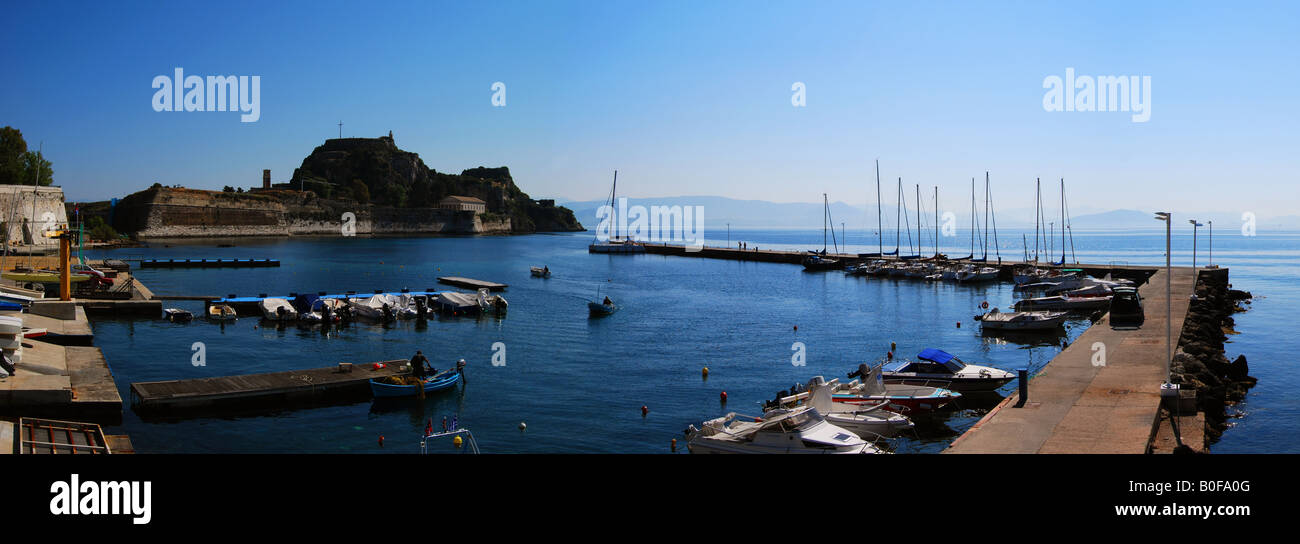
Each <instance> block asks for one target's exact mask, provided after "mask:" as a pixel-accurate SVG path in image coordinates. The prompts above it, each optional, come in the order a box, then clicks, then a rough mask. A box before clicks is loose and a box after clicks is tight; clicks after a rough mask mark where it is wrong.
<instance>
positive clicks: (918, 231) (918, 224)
mask: <svg viewBox="0 0 1300 544" xmlns="http://www.w3.org/2000/svg"><path fill="white" fill-rule="evenodd" d="M916 256H917V257H920V256H921V184H920V183H918V184H916Z"/></svg>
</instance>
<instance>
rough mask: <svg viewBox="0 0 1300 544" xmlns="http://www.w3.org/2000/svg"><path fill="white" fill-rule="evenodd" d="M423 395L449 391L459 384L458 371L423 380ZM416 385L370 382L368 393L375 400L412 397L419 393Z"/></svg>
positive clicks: (447, 371)
mask: <svg viewBox="0 0 1300 544" xmlns="http://www.w3.org/2000/svg"><path fill="white" fill-rule="evenodd" d="M422 381H423V384H424V385H423V389H424V392H425V393H430V392H433V391H441V390H443V389H449V388H451V387H453V386H455V385H456V384H457V383H459V382H460V371H459V370H456V369H454V368H453V369H449V370H444V371H442V372H439V373H437V374H434V375H433V376H429V377H426V378H424V380H422ZM420 388H421V386H418V385H394V384H391V383H384V382H381V381H379V380H373V379H372V380H370V392H371V394H373V395H374V396H375V398H393V397H413V396H415V395H416V394H418V393H419V392H420Z"/></svg>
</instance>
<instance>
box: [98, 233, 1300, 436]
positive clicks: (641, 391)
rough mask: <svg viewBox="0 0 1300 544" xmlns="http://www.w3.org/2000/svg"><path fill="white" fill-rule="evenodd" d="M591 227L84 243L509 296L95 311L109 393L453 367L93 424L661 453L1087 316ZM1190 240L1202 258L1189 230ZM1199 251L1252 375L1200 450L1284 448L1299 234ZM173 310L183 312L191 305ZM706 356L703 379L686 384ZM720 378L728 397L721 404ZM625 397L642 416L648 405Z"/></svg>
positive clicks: (1023, 352) (1110, 246) (1037, 358)
mask: <svg viewBox="0 0 1300 544" xmlns="http://www.w3.org/2000/svg"><path fill="white" fill-rule="evenodd" d="M710 234H711V236H716V235H719V234H721V235H722V236H723V238H721V239H719V240H716V241H714V240H710V244H711V245H726V244H727V240H726V238H725V234H724V233H720V232H717V231H714V232H711V233H710ZM730 234H731V240H732V242H733V243H734V241H737V240H741V239H743V240H747V241H749V242H750V245H751V247H752V246H754V245H757V246H759V247H762V248H769V247H773V248H776V247H785V248H791V249H803V248H809V247H820V243H821V232H820V231H738V230H733V231H732V232H731V233H730ZM962 234H963V233H960V232H959V233H958V236H957V237H956V238H955V239H954V241H953V243H952V244H951V245H952V246H953V247H946V248H943V251H945V252H946V253H949V254H952V255H965V254H966V253H967V252H968V251H969V249H968V247H967V245H966V244H968V239H963V238H962ZM1202 234H1204V232H1202ZM1031 235H1032V233H1031ZM849 237H850V240H849V241H850V243H852V244H853V246H851V249H852V250H853V251H874V248H875V243H876V242H875V238H874V237H868V236H867V235H865V234H863V233H862V232H860V231H859V232H858V233H854V232H849ZM868 238H870V239H869V240H868ZM590 239H591V235H590V234H588V233H577V234H563V235H545V234H542V235H531V236H514V237H446V238H442V237H439V238H295V239H276V240H245V239H240V240H237V241H236V243H237V244H238V247H234V248H218V247H215V246H216V244H217V243H218V241H213V240H207V241H189V242H183V243H172V245H171V247H165V246H164V245H163V244H161V243H156V244H154V245H153V247H151V248H144V249H124V250H116V251H108V252H97V253H94V254H92V255H91V256H93V257H96V258H98V257H103V256H109V257H117V258H127V257H135V256H146V257H158V258H195V257H209V258H212V257H223V258H235V257H240V258H247V257H255V258H268V257H269V258H278V259H280V260H281V261H282V263H283V266H282V267H281V268H276V269H226V270H165V269H145V270H139V271H138V277H139V278H140V279H141V280H142V281H143V282H145V284H146V285H148V286H149V287H150V288H151V289H152V290H153V291H154V292H155V293H157V294H174V295H226V294H230V293H238V294H239V295H244V296H248V295H256V294H258V293H271V294H287V293H289V292H296V291H301V292H316V291H328V292H331V293H339V292H344V291H347V290H354V291H358V292H368V291H371V290H374V289H384V290H397V289H400V288H402V287H409V288H412V289H423V288H427V287H433V286H436V285H437V283H436V281H435V278H436V276H439V275H459V276H467V277H474V278H481V279H487V280H493V281H499V282H504V283H508V284H510V288H509V289H508V290H507V291H506V292H505V293H504V295H505V296H506V298H508V299H509V301H510V311H509V315H508V316H507V317H505V318H501V319H497V318H491V317H489V318H483V319H466V318H438V319H436V320H433V321H430V322H429V323H428V326H427V327H424V328H417V326H416V325H415V324H414V323H399V324H396V325H395V326H392V327H382V326H379V325H367V324H357V325H353V326H351V327H349V328H345V329H343V330H342V331H336V332H330V333H329V334H322V333H321V331H320V329H319V328H316V329H310V328H299V327H296V326H289V327H287V328H283V329H277V328H275V327H263V326H261V323H259V320H258V319H254V318H241V319H240V320H239V321H238V322H236V323H235V324H233V325H227V326H224V327H223V326H219V325H216V324H213V323H209V322H206V321H203V320H201V319H199V320H196V321H195V322H193V323H190V324H171V323H167V322H165V321H162V320H146V319H107V320H105V319H101V320H97V321H95V322H94V329H95V343H96V345H98V346H99V347H101V348H102V349H103V350H104V353H105V355H106V356H107V358H108V361H109V364H110V365H111V366H112V367H113V371H114V373H115V375H116V377H117V383H118V386H119V389H120V390H121V393H122V397H123V398H124V399H126V398H129V384H130V383H131V382H134V381H147V380H162V379H180V378H195V377H203V376H222V375H230V374H244V373H252V372H268V371H277V370H290V369H300V368H312V367H320V366H329V365H333V364H334V363H336V362H339V361H350V362H367V361H376V360H383V359H406V358H409V357H410V356H411V354H412V353H414V351H415V350H416V349H422V350H423V351H424V352H425V354H426V355H428V356H429V358H430V360H431V361H432V363H433V364H434V365H435V366H436V367H438V368H446V367H448V366H450V364H451V363H452V362H453V361H455V360H456V359H458V358H465V359H466V360H467V361H468V362H469V367H468V369H467V380H466V382H467V383H466V384H465V386H464V388H463V389H458V390H457V391H455V392H451V391H448V392H443V393H439V394H434V395H431V396H430V397H429V398H428V399H426V400H425V401H423V402H420V401H416V400H411V401H410V402H399V403H396V404H393V403H388V404H382V405H376V404H372V403H371V402H362V403H356V404H350V405H344V406H331V407H323V408H313V409H302V410H292V411H284V412H280V413H274V414H265V415H257V416H250V417H231V418H201V419H186V420H180V421H174V422H145V421H142V420H141V419H140V418H139V417H137V416H136V415H135V414H134V412H132V411H130V410H129V409H128V410H127V411H126V413H125V414H124V418H123V419H124V421H123V425H122V427H121V428H114V429H112V430H113V431H116V432H125V433H128V434H130V435H131V438H132V441H133V442H134V444H135V447H136V448H137V449H138V450H139V451H141V452H367V453H369V452H415V451H417V450H418V444H419V436H420V433H421V431H422V429H423V427H424V425H425V421H426V420H427V419H428V418H434V420H435V425H437V424H438V423H437V422H438V421H440V420H441V418H442V417H443V416H450V415H458V416H459V418H460V421H461V422H462V425H463V426H465V427H468V428H470V429H471V430H472V431H473V432H474V435H475V436H476V437H477V438H478V442H479V445H480V447H481V449H482V450H483V451H485V452H636V453H642V452H649V453H667V452H668V451H669V448H668V446H669V441H670V440H671V439H673V438H678V439H680V438H681V431H682V430H683V429H684V428H685V427H686V426H687V425H689V424H692V423H695V424H697V425H698V424H699V422H700V421H701V420H704V419H708V418H712V417H716V416H718V415H721V414H723V413H725V412H727V411H736V412H740V413H745V414H758V413H760V412H761V410H760V408H759V404H758V403H759V402H760V401H762V400H764V399H769V398H771V397H772V396H773V395H774V393H775V392H776V391H779V390H781V389H784V388H787V387H789V386H790V385H791V384H793V383H795V382H803V381H807V379H808V378H809V377H811V376H814V375H824V376H826V377H827V378H828V379H829V378H832V377H842V376H843V375H844V374H845V373H846V372H848V371H850V370H852V369H854V368H856V366H857V364H858V363H859V362H862V361H865V360H876V359H878V358H879V357H881V356H883V355H884V354H885V352H886V351H888V349H889V345H890V342H897V344H898V353H899V354H900V355H904V356H908V357H910V356H913V355H915V354H916V353H917V352H919V351H920V350H921V349H923V348H926V347H937V348H941V349H944V350H947V351H949V352H952V353H954V354H957V355H959V356H961V357H963V358H964V359H965V360H967V361H968V362H973V363H979V364H988V365H992V366H996V367H999V368H1004V369H1008V370H1014V369H1015V368H1018V367H1025V366H1029V367H1031V368H1034V369H1037V368H1041V366H1042V365H1043V364H1045V363H1046V362H1047V361H1050V360H1051V358H1052V357H1053V356H1054V355H1055V354H1056V353H1057V352H1059V350H1060V349H1061V343H1062V342H1063V341H1070V340H1073V339H1074V338H1076V337H1078V335H1079V334H1081V333H1082V332H1083V330H1084V329H1085V327H1086V326H1087V324H1086V321H1077V322H1072V323H1070V324H1069V327H1068V332H1067V334H1066V336H1065V337H1064V338H1061V339H1048V340H1045V341H1040V342H1037V343H1022V342H1020V341H1008V340H1004V339H996V338H984V337H981V335H980V333H979V328H978V327H977V326H974V325H975V323H974V322H973V321H972V320H971V316H972V315H973V314H974V313H975V312H976V308H977V307H978V305H979V303H980V302H981V301H985V300H987V301H989V303H990V305H992V306H1000V307H1003V308H1006V307H1008V306H1010V304H1011V302H1012V301H1013V300H1014V296H1013V293H1012V289H1011V286H1010V285H1009V284H992V285H986V286H957V285H951V284H941V283H940V284H927V283H924V282H911V281H892V280H880V279H874V278H850V277H845V276H844V275H843V274H841V273H806V272H804V271H803V270H802V268H801V267H799V266H794V265H785V264H764V263H749V262H733V261H720V260H711V259H689V258H681V257H664V256H654V255H639V256H602V255H591V254H588V253H587V250H586V246H587V244H588V243H589V242H590ZM1001 239H1002V240H1003V243H1002V248H1001V249H1000V251H1001V253H1002V255H1003V256H1004V257H1006V258H1008V259H1016V258H1020V257H1021V256H1022V255H1023V252H1024V248H1023V246H1022V245H1021V243H1020V233H1019V232H1008V233H1005V234H1003V237H1002V238H1001ZM1008 239H1014V240H1015V244H1011V243H1010V242H1007V241H1006V240H1008ZM220 242H228V240H222V241H220ZM904 244H906V240H904ZM1174 244H1175V251H1174V259H1175V262H1176V263H1178V264H1184V263H1185V264H1190V261H1191V236H1190V233H1188V235H1187V236H1185V237H1184V236H1176V237H1175V240H1174ZM1201 244H1202V246H1201V252H1202V254H1201V255H1200V256H1199V258H1200V260H1201V261H1204V259H1205V255H1204V254H1203V253H1204V252H1205V251H1206V246H1205V241H1204V239H1202V241H1201ZM1163 248H1164V235H1163V232H1160V233H1156V232H1151V233H1122V234H1115V233H1093V234H1080V233H1075V235H1074V249H1075V255H1077V257H1078V259H1079V260H1080V261H1082V262H1108V261H1126V262H1128V263H1131V264H1155V263H1163V260H1164V259H1163ZM887 249H892V246H889V247H887ZM904 253H906V251H904ZM1057 254H1058V255H1059V248H1058V252H1057ZM1214 261H1215V263H1216V264H1220V265H1224V266H1229V267H1231V268H1232V281H1233V283H1234V285H1235V286H1236V287H1238V288H1243V289H1247V290H1250V291H1252V292H1253V293H1254V294H1255V295H1256V297H1257V298H1256V300H1255V303H1254V304H1253V307H1252V310H1251V311H1250V312H1248V313H1245V314H1239V315H1238V317H1237V323H1238V330H1239V331H1241V333H1242V334H1240V335H1238V336H1234V337H1232V343H1231V344H1229V345H1228V354H1227V355H1228V357H1230V358H1232V357H1235V356H1236V355H1237V354H1238V353H1245V354H1246V355H1247V357H1248V358H1249V359H1250V364H1251V371H1252V374H1253V375H1255V376H1257V377H1259V378H1260V383H1259V386H1257V387H1256V388H1255V389H1253V390H1252V391H1251V393H1250V395H1249V397H1248V399H1247V401H1246V402H1245V403H1243V404H1242V405H1240V406H1239V407H1238V408H1237V410H1236V412H1237V413H1238V414H1239V415H1240V417H1239V418H1237V419H1235V420H1234V421H1235V426H1234V428H1233V429H1231V430H1229V431H1228V432H1227V433H1226V434H1225V436H1224V438H1223V440H1222V441H1221V442H1220V443H1218V444H1217V445H1216V446H1215V447H1214V451H1216V452H1300V440H1297V439H1296V438H1295V437H1296V436H1297V431H1300V417H1297V416H1298V415H1300V407H1298V406H1297V401H1296V400H1295V397H1294V396H1293V395H1288V394H1287V392H1288V391H1290V390H1291V389H1292V388H1293V387H1295V386H1297V385H1300V384H1298V383H1297V382H1298V381H1300V380H1297V378H1296V377H1295V374H1294V373H1293V372H1292V368H1291V366H1292V361H1291V359H1290V357H1289V356H1288V355H1289V352H1291V351H1293V349H1294V347H1295V346H1294V342H1290V341H1288V340H1283V339H1284V338H1290V335H1291V334H1293V333H1292V332H1291V330H1290V329H1292V328H1293V324H1292V323H1291V322H1290V320H1289V319H1285V318H1286V317H1289V316H1287V315H1284V314H1283V311H1284V310H1283V309H1284V308H1290V307H1294V305H1295V304H1296V303H1297V298H1300V297H1298V294H1300V290H1298V289H1297V287H1296V280H1297V279H1300V278H1297V273H1296V270H1297V265H1300V234H1298V233H1286V234H1276V235H1265V234H1260V235H1259V236H1256V237H1251V238H1247V237H1242V236H1239V235H1238V236H1228V235H1224V234H1222V233H1219V235H1218V236H1216V239H1215V248H1214ZM542 264H546V265H549V266H550V267H551V270H552V271H553V272H554V276H553V277H552V278H550V279H537V278H531V277H530V276H529V273H528V266H529V265H542ZM598 294H599V295H600V296H604V295H606V294H608V295H609V296H610V297H611V298H613V299H614V300H615V301H616V302H617V303H618V304H619V305H620V306H621V307H622V310H621V311H619V312H618V313H617V314H615V315H613V316H610V317H607V318H604V319H596V320H593V319H589V318H588V316H587V311H586V307H585V302H586V301H587V300H591V299H595V298H596V297H597V296H598ZM173 305H174V306H178V307H183V308H187V309H190V310H192V311H194V312H196V314H198V313H201V311H202V307H201V305H200V304H199V303H187V302H178V303H174V304H173ZM959 321H960V322H961V324H962V326H961V327H960V328H958V327H957V325H956V324H957V322H959ZM796 327H797V330H796ZM195 342H203V343H204V344H205V346H206V355H207V360H206V363H207V364H206V366H201V367H196V366H193V365H192V364H191V356H192V353H193V352H192V351H191V346H192V345H193V344H194V343H195ZM496 342H502V343H504V344H505V346H506V364H505V366H499V367H497V366H492V364H491V358H492V354H493V350H492V345H493V344H494V343H496ZM794 342H802V343H804V345H806V347H807V360H806V366H804V367H796V366H793V365H792V364H791V355H792V353H793V352H792V350H791V346H792V344H793V343H794ZM706 366H707V367H708V368H709V369H710V374H709V376H708V378H707V379H704V378H702V376H701V369H702V368H703V367H706ZM1013 387H1014V384H1013V385H1009V386H1008V387H1006V388H1004V390H1003V394H1005V393H1008V392H1010V391H1011V390H1012V388H1013ZM722 391H726V392H727V394H728V401H727V403H726V405H725V406H724V405H722V403H721V402H720V400H719V394H720V393H721V392H722ZM993 400H996V399H993ZM989 402H990V401H984V402H966V403H963V405H962V406H961V407H960V408H959V409H957V410H954V411H952V412H950V413H948V414H946V415H945V416H943V417H941V418H939V419H938V420H936V421H934V422H931V423H929V424H926V425H924V426H923V427H922V429H921V432H920V433H919V434H918V436H916V437H908V438H900V439H896V440H894V441H893V443H892V447H893V448H894V449H895V450H896V451H898V452H936V451H939V450H941V449H943V447H944V446H945V445H946V444H947V443H948V442H949V441H951V439H952V438H953V437H954V436H956V435H957V434H959V433H960V432H962V431H963V430H965V429H966V428H968V427H969V426H970V425H972V424H973V423H974V422H975V421H977V420H978V418H979V417H980V416H982V415H983V414H984V413H985V412H986V410H987V406H988V404H989ZM642 405H645V406H647V407H648V408H649V410H650V412H649V415H648V416H646V417H642V415H641V412H640V408H641V406H642ZM520 422H526V423H527V426H528V428H527V431H526V432H521V431H520V430H519V429H518V425H519V423H520ZM380 435H383V436H385V442H386V444H385V446H384V447H383V448H380V447H379V445H378V443H377V442H378V438H379V436H380ZM439 449H440V450H450V447H449V446H445V447H443V448H439ZM680 451H685V449H684V448H680Z"/></svg>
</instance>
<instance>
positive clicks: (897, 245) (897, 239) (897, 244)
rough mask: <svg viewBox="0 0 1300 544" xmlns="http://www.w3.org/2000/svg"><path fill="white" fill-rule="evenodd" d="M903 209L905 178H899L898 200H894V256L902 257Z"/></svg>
mask: <svg viewBox="0 0 1300 544" xmlns="http://www.w3.org/2000/svg"><path fill="white" fill-rule="evenodd" d="M901 209H903V178H898V200H897V201H895V202H894V256H896V257H902V256H903V254H902V253H899V250H901V249H902V248H903V234H902V232H900V231H899V227H901V226H902V224H903V223H902V220H903V214H902V212H900V211H899V210H901Z"/></svg>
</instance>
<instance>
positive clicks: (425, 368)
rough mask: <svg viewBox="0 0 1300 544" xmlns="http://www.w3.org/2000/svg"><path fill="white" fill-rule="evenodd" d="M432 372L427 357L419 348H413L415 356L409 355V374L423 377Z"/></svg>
mask: <svg viewBox="0 0 1300 544" xmlns="http://www.w3.org/2000/svg"><path fill="white" fill-rule="evenodd" d="M432 373H433V369H432V368H429V359H428V358H426V357H425V356H424V353H423V352H421V351H420V350H418V349H417V350H415V356H414V357H411V374H412V375H413V376H415V377H416V378H420V379H424V377H425V376H427V375H429V374H432Z"/></svg>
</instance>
